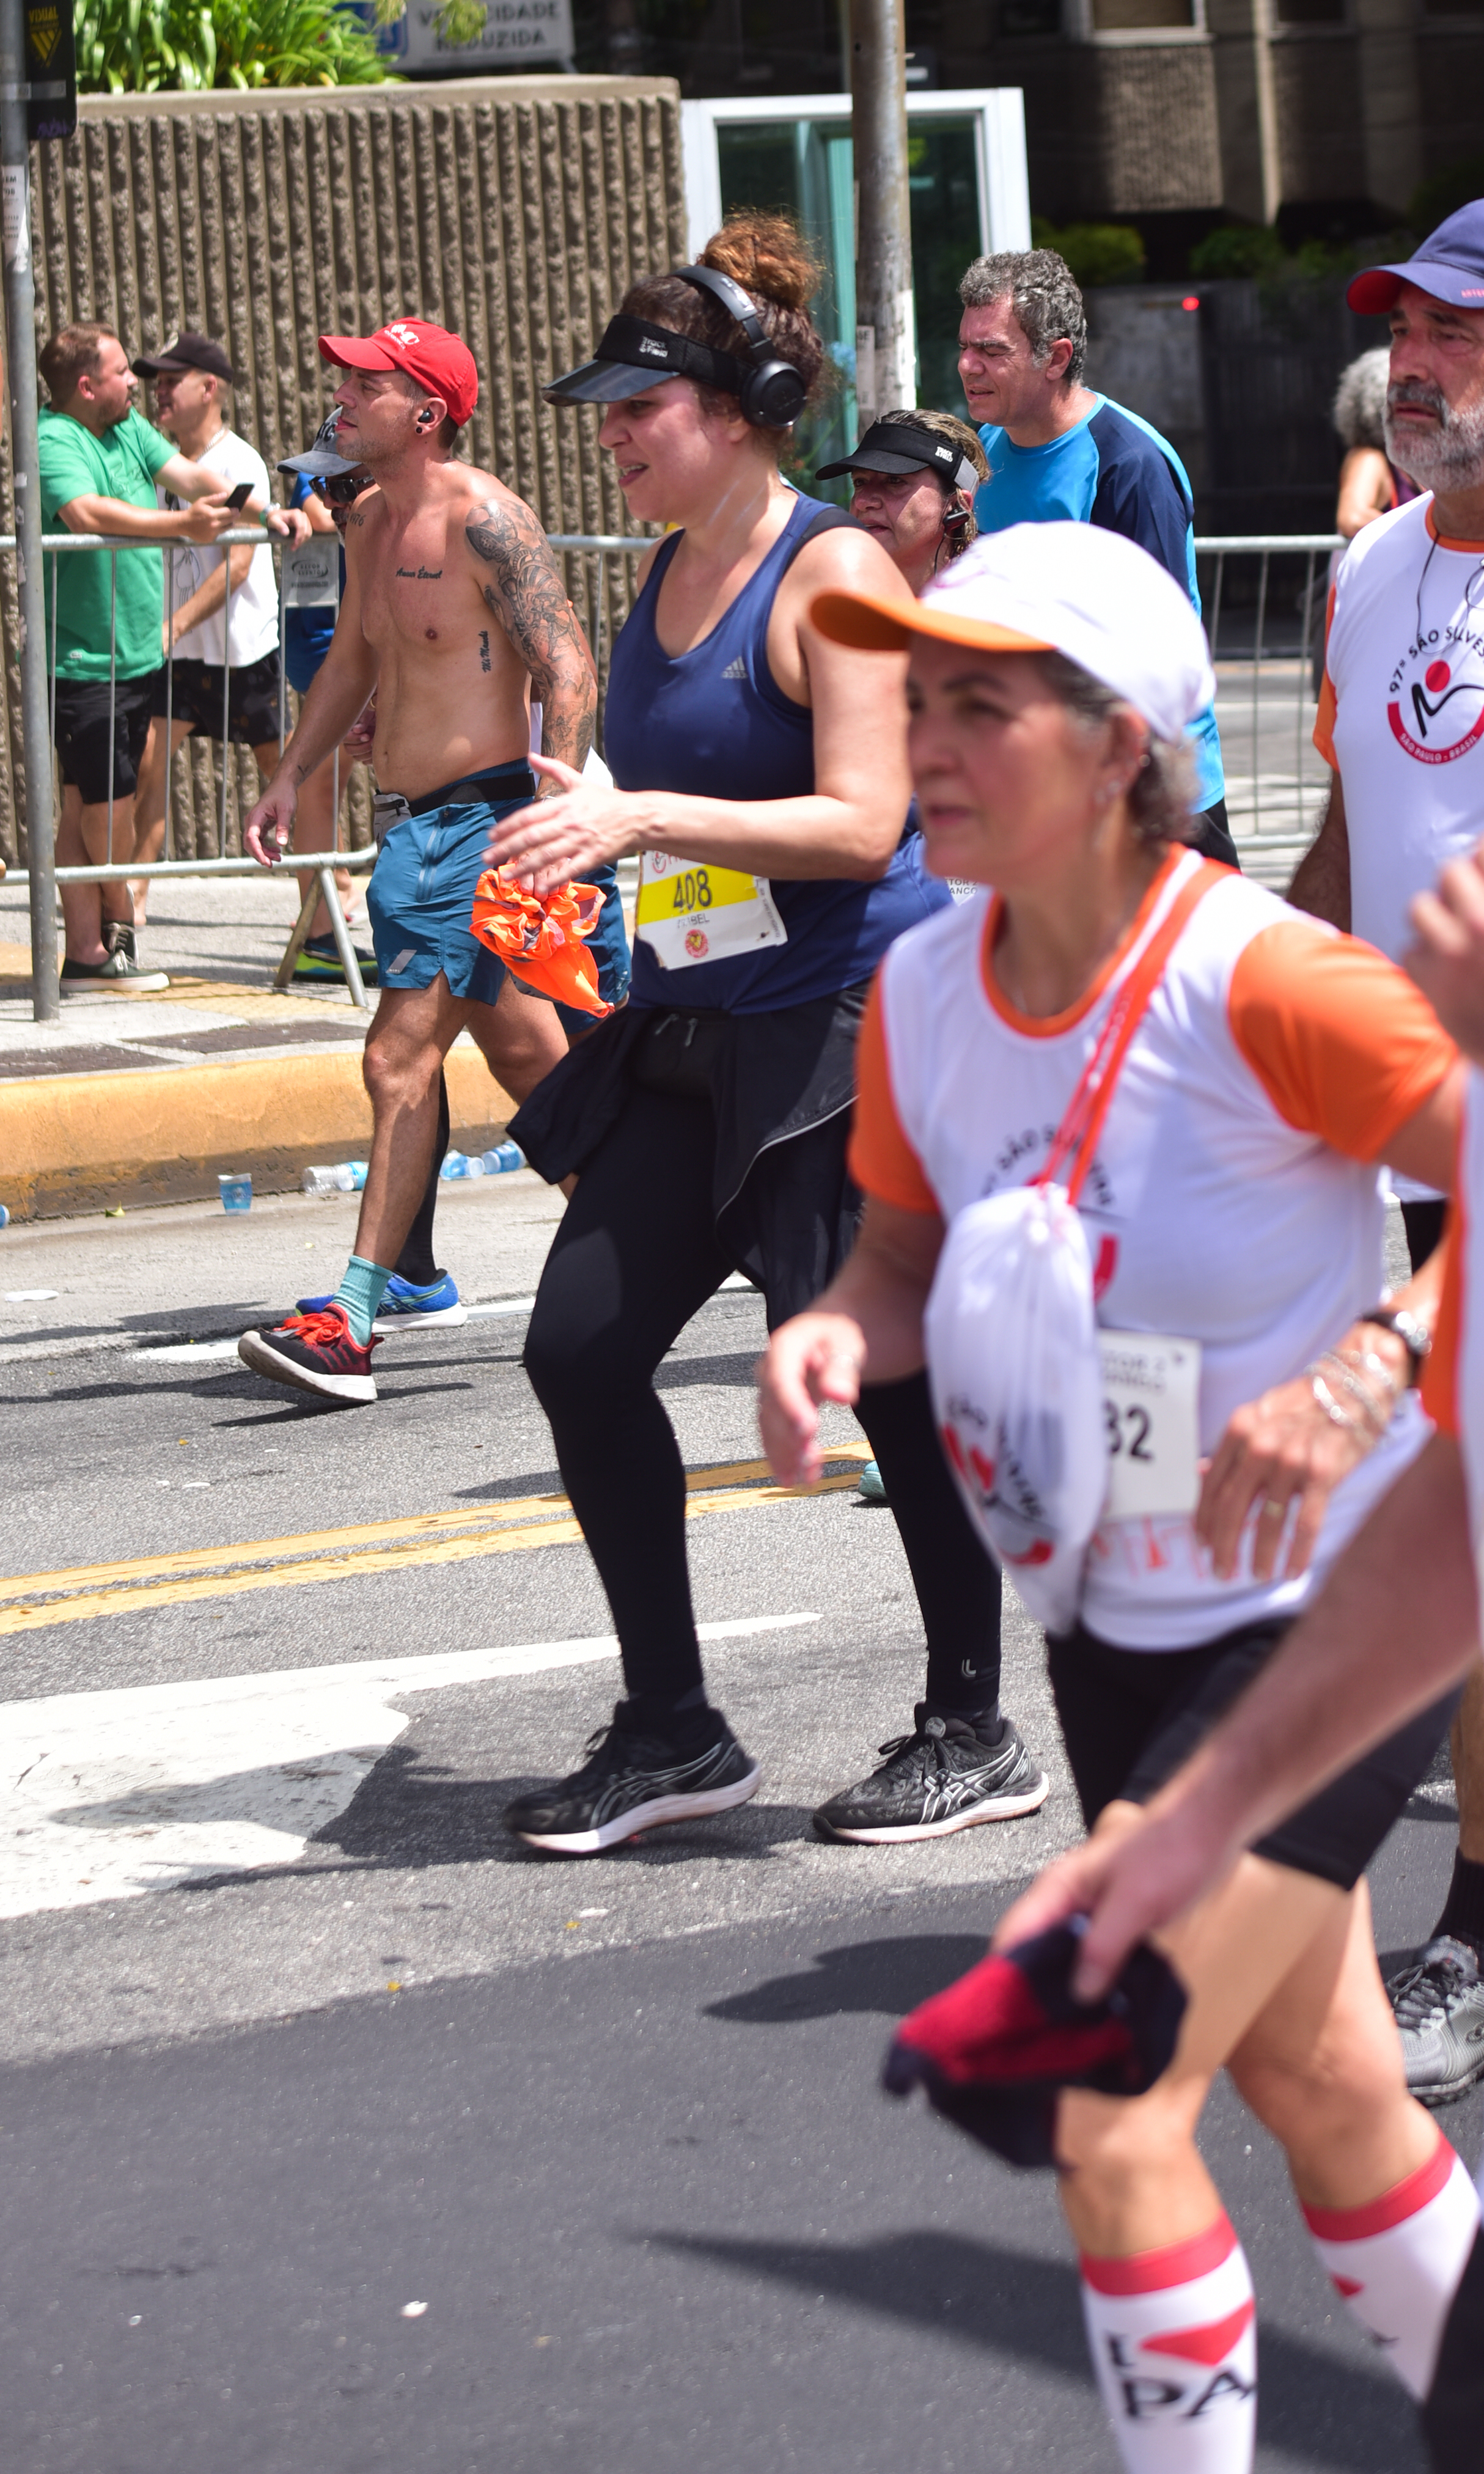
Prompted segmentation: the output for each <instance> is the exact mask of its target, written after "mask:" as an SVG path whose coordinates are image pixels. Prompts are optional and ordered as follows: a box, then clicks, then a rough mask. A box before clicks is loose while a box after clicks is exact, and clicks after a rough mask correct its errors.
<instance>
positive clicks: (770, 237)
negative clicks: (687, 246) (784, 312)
mask: <svg viewBox="0 0 1484 2474" xmlns="http://www.w3.org/2000/svg"><path fill="white" fill-rule="evenodd" d="M699 262H700V264H701V265H702V266H710V267H714V268H715V270H716V272H717V273H718V275H729V276H730V277H731V278H732V280H733V282H734V283H740V284H741V285H742V290H743V291H744V292H751V293H754V294H757V295H760V296H761V297H762V298H763V299H764V300H766V301H776V302H777V303H778V305H779V307H780V308H781V309H803V308H807V306H808V304H809V303H810V302H811V301H812V300H813V298H814V296H815V292H816V291H817V290H818V288H819V280H820V275H821V269H820V267H819V266H818V265H817V264H816V262H815V259H814V258H813V257H812V256H811V255H810V253H809V251H808V250H807V249H806V248H805V246H804V242H803V239H802V238H801V236H800V233H799V230H798V228H797V226H796V225H795V224H792V223H791V222H790V220H789V218H788V216H787V215H766V214H745V215H734V216H732V217H731V218H730V220H729V221H728V222H726V223H724V224H723V225H722V227H721V230H719V231H718V232H717V233H716V234H715V235H714V236H713V238H712V239H710V240H709V241H708V242H707V244H706V246H705V248H704V249H703V250H702V252H701V255H700V261H699Z"/></svg>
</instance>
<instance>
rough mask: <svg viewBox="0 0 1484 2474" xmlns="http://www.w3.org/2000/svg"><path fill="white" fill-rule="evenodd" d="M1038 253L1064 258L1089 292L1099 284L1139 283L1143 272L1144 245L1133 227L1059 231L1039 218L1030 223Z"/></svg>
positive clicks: (1083, 227)
mask: <svg viewBox="0 0 1484 2474" xmlns="http://www.w3.org/2000/svg"><path fill="white" fill-rule="evenodd" d="M1031 239H1032V242H1033V243H1034V247H1035V248H1036V249H1054V250H1055V251H1056V252H1057V254H1058V256H1059V257H1063V258H1065V260H1066V262H1067V265H1068V266H1069V267H1070V268H1071V270H1072V275H1073V277H1074V279H1075V280H1076V281H1077V283H1078V284H1080V285H1081V287H1082V289H1083V291H1084V292H1086V291H1088V290H1090V289H1091V288H1092V287H1093V286H1094V285H1096V284H1099V283H1137V281H1138V279H1139V277H1140V276H1141V275H1142V274H1143V272H1144V244H1143V241H1142V240H1141V239H1140V238H1139V235H1138V233H1137V232H1136V231H1135V230H1134V229H1133V226H1132V225H1131V224H1067V225H1065V226H1064V227H1063V228H1062V229H1060V230H1058V228H1057V226H1056V225H1055V224H1048V223H1044V222H1043V221H1042V220H1041V217H1040V216H1039V215H1034V216H1033V217H1032V219H1031Z"/></svg>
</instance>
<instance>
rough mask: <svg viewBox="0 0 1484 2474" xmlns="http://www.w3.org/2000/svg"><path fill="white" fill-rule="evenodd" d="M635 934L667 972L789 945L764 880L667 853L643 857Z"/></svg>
mask: <svg viewBox="0 0 1484 2474" xmlns="http://www.w3.org/2000/svg"><path fill="white" fill-rule="evenodd" d="M634 929H635V934H637V935H639V936H642V937H643V939H644V941H645V944H646V945H647V946H648V947H649V950H650V952H651V953H652V954H653V956H654V958H655V960H656V961H657V962H658V963H659V964H660V965H661V967H662V968H663V969H664V970H667V971H685V970H692V969H693V968H694V966H695V964H696V963H697V962H718V961H721V960H722V959H723V958H726V957H727V956H729V955H733V954H751V953H755V952H756V951H757V950H758V948H759V947H760V946H762V945H786V944H787V943H788V941H789V932H788V930H787V928H786V927H785V926H784V924H783V921H782V919H781V918H780V916H779V912H778V906H777V904H776V903H775V902H774V900H773V897H772V892H771V889H770V887H769V885H768V882H767V879H766V876H747V875H745V874H743V872H742V870H741V869H740V868H733V867H712V866H710V865H709V864H708V865H705V866H702V865H701V864H700V863H699V862H698V861H695V860H692V859H673V858H671V856H670V854H669V852H668V851H645V855H644V857H643V859H642V860H641V861H640V863H639V901H638V904H637V906H636V909H635V914H634Z"/></svg>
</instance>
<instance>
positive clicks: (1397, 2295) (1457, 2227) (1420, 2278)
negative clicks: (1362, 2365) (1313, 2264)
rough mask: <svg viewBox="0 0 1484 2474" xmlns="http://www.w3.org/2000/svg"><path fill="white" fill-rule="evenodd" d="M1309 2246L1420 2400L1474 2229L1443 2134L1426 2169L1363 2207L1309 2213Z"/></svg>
mask: <svg viewBox="0 0 1484 2474" xmlns="http://www.w3.org/2000/svg"><path fill="white" fill-rule="evenodd" d="M1303 2215H1304V2220H1305V2222H1306V2223H1307V2225H1308V2229H1309V2232H1310V2234H1311V2235H1312V2236H1313V2239H1314V2247H1315V2249H1316V2250H1317V2251H1318V2253H1319V2255H1320V2258H1321V2259H1322V2260H1323V2261H1324V2263H1325V2266H1326V2268H1327V2270H1328V2272H1329V2282H1330V2284H1331V2285H1332V2286H1333V2287H1334V2290H1335V2292H1337V2293H1341V2294H1343V2295H1344V2297H1345V2299H1346V2301H1347V2302H1348V2303H1349V2304H1350V2309H1351V2310H1352V2311H1353V2313H1354V2315H1355V2316H1356V2318H1357V2319H1358V2320H1359V2322H1360V2324H1361V2326H1362V2328H1364V2330H1365V2332H1366V2335H1367V2336H1368V2337H1369V2338H1370V2339H1371V2341H1372V2343H1373V2344H1375V2345H1378V2346H1379V2347H1380V2348H1381V2350H1382V2352H1383V2353H1384V2354H1385V2355H1386V2357H1387V2359H1388V2361H1389V2362H1390V2364H1391V2366H1392V2369H1393V2370H1394V2371H1395V2372H1396V2374H1397V2377H1398V2378H1399V2380H1400V2381H1401V2383H1402V2385H1403V2386H1404V2387H1405V2388H1408V2389H1410V2390H1411V2392H1412V2394H1413V2396H1415V2397H1418V2398H1422V2397H1424V2396H1425V2395H1426V2393H1427V2390H1428V2389H1429V2388H1430V2387H1431V2385H1432V2374H1433V2370H1434V2367H1435V2365H1436V2364H1437V2359H1438V2347H1439V2345H1440V2344H1441V2343H1442V2341H1443V2328H1444V2323H1445V2321H1446V2320H1447V2318H1448V2305H1449V2304H1450V2303H1451V2301H1452V2299H1453V2294H1454V2292H1455V2291H1456V2289H1457V2285H1458V2280H1459V2278H1460V2277H1461V2276H1462V2274H1463V2272H1464V2268H1465V2266H1466V2265H1467V2262H1468V2258H1469V2253H1470V2251H1471V2250H1472V2247H1473V2237H1474V2235H1475V2233H1476V2232H1477V2230H1478V2223H1479V2198H1478V2193H1477V2192H1476V2191H1475V2189H1474V2187H1473V2184H1472V2182H1471V2181H1470V2179H1469V2176H1468V2174H1467V2173H1466V2172H1465V2171H1464V2168H1463V2165H1462V2162H1461V2161H1460V2159H1459V2158H1458V2157H1457V2156H1456V2155H1455V2154H1454V2152H1453V2149H1452V2148H1451V2147H1449V2146H1448V2141H1447V2140H1446V2139H1445V2138H1444V2136H1443V2134H1442V2132H1441V2131H1439V2133H1438V2144H1437V2147H1435V2148H1434V2150H1433V2152H1432V2155H1431V2156H1430V2158H1429V2159H1428V2161H1427V2163H1426V2164H1425V2165H1423V2166H1420V2167H1419V2168H1418V2171H1416V2172H1415V2173H1409V2174H1408V2175H1407V2178H1406V2180H1405V2181H1404V2182H1399V2183H1398V2184H1397V2185H1396V2187H1395V2189H1394V2190H1390V2191H1383V2192H1382V2194H1381V2195H1380V2197H1379V2198H1378V2199H1373V2200H1371V2202H1370V2204H1369V2205H1368V2206H1366V2207H1364V2208H1305V2209H1304V2211H1303Z"/></svg>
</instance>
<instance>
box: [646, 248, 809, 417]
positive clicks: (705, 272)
mask: <svg viewBox="0 0 1484 2474" xmlns="http://www.w3.org/2000/svg"><path fill="white" fill-rule="evenodd" d="M675 273H676V275H677V276H678V277H679V279H680V280H681V282H682V283H689V284H691V285H692V286H693V289H694V290H695V291H697V292H709V293H710V294H711V297H712V299H713V300H714V301H719V302H720V303H721V306H722V308H723V309H725V310H727V311H728V312H729V313H730V315H731V316H732V317H734V318H735V319H736V321H737V324H738V325H739V327H741V328H742V333H743V334H744V335H745V336H746V338H747V352H748V356H749V358H750V360H751V363H752V366H751V368H750V369H748V370H745V371H744V373H743V376H742V419H743V420H744V421H750V422H751V423H752V424H753V426H754V427H755V428H757V429H791V428H792V426H793V424H794V423H795V422H796V421H797V419H798V417H799V414H800V413H801V412H802V411H803V409H804V400H805V398H806V396H807V395H808V393H809V389H808V388H807V387H806V385H805V384H804V381H803V378H802V377H801V376H800V375H799V373H798V371H797V370H796V369H795V368H794V366H793V364H792V362H791V361H781V360H779V358H778V356H777V354H776V353H775V352H774V351H773V348H772V345H771V344H770V343H769V342H768V340H767V337H766V334H765V333H764V331H763V322H762V320H761V318H760V317H759V316H758V313H757V311H756V309H755V308H754V307H753V305H752V303H751V302H750V301H749V300H748V298H747V295H746V294H745V292H744V291H743V290H742V285H741V284H740V283H734V281H733V280H732V278H731V277H730V276H729V275H718V272H717V270H716V268H715V267H713V266H677V267H676V269H675ZM739 366H741V364H739Z"/></svg>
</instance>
